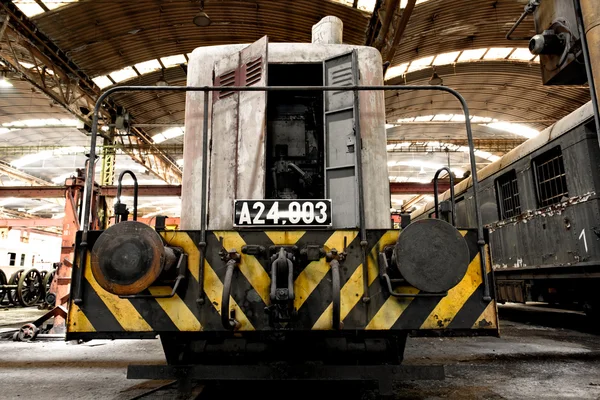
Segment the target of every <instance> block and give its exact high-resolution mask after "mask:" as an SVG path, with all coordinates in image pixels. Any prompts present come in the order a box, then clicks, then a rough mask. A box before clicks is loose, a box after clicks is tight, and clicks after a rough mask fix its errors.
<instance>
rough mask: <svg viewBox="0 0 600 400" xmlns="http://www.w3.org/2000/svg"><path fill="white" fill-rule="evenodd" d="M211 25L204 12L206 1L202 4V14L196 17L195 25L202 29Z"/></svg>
mask: <svg viewBox="0 0 600 400" xmlns="http://www.w3.org/2000/svg"><path fill="white" fill-rule="evenodd" d="M210 23H211V21H210V17H209V16H208V14H206V13H205V12H204V1H201V2H200V12H199V13H198V14H196V16H195V17H194V24H195V25H196V26H200V27H206V26H209V25H210Z"/></svg>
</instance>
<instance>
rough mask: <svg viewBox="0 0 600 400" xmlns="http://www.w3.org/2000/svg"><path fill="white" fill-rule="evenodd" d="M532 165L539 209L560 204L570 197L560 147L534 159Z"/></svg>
mask: <svg viewBox="0 0 600 400" xmlns="http://www.w3.org/2000/svg"><path fill="white" fill-rule="evenodd" d="M532 164H533V171H534V173H535V187H536V191H537V198H538V205H539V207H546V206H549V205H551V204H556V203H560V202H561V201H562V199H563V197H569V191H568V190H567V174H566V173H565V164H564V163H563V156H562V152H561V151H560V147H555V148H553V149H552V150H549V151H547V152H545V153H544V154H542V155H541V156H538V157H536V158H534V160H533V162H532Z"/></svg>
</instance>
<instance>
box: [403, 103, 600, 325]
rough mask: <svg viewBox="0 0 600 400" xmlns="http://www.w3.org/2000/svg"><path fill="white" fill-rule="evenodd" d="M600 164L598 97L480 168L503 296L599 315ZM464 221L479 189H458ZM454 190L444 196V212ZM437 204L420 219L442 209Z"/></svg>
mask: <svg viewBox="0 0 600 400" xmlns="http://www.w3.org/2000/svg"><path fill="white" fill-rule="evenodd" d="M599 165H600V148H599V146H598V133H597V132H596V128H595V126H594V112H593V105H592V102H588V103H586V104H585V105H583V106H581V107H580V108H578V109H577V110H575V111H573V112H572V113H571V114H569V115H567V116H566V117H564V118H563V119H561V120H560V121H558V122H556V123H555V124H554V125H552V126H550V127H549V128H547V129H545V130H543V131H542V132H540V133H539V135H537V136H535V137H533V138H531V139H529V140H527V141H526V142H524V143H523V144H521V145H520V146H518V147H516V148H515V149H513V150H512V151H510V152H509V153H507V154H506V155H505V156H503V157H502V158H500V159H499V160H497V161H495V162H493V163H492V164H490V165H488V166H487V167H485V168H483V169H482V170H481V171H479V172H478V178H479V183H480V187H479V195H480V199H481V203H480V209H481V212H482V219H483V223H484V224H485V226H486V227H487V229H488V231H489V235H490V249H491V254H492V263H493V264H492V265H493V270H494V278H495V283H496V293H497V300H498V301H499V302H502V303H504V302H515V303H526V302H547V303H550V304H556V305H560V306H569V307H572V306H578V307H579V308H580V309H581V310H583V311H585V312H586V313H587V314H588V315H589V316H591V317H593V318H592V319H591V321H592V322H593V323H596V320H597V318H594V317H597V316H598V315H599V313H600V296H599V295H598V291H597V290H596V288H597V287H598V283H600V252H599V251H600V250H599V247H598V241H599V240H600V238H599V235H600V229H599V228H598V222H599V206H598V193H599V191H600V182H599V181H598V176H597V174H596V173H595V171H597V170H598V166H599ZM454 192H455V196H456V198H455V212H456V219H457V222H458V224H459V226H468V225H469V224H472V223H473V222H474V213H473V212H472V211H473V206H474V205H473V188H472V185H471V180H470V179H465V180H463V181H462V182H460V183H459V184H457V185H456V186H455V188H454ZM450 197H451V194H450V191H447V192H446V193H444V194H443V195H442V196H441V200H442V201H441V203H440V205H439V210H440V215H441V216H442V217H443V218H445V219H449V218H450V215H449V214H448V213H447V212H443V211H442V209H444V210H448V209H450V207H449V206H447V205H443V204H444V203H446V202H448V201H450ZM435 210H436V208H435V205H434V204H432V203H430V204H428V205H427V206H425V207H424V208H422V209H419V210H416V211H415V212H413V213H412V215H411V217H412V218H413V219H414V220H421V219H426V218H429V217H431V216H433V215H434V214H435Z"/></svg>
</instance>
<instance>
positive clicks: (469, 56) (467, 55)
mask: <svg viewBox="0 0 600 400" xmlns="http://www.w3.org/2000/svg"><path fill="white" fill-rule="evenodd" d="M486 51H487V49H474V50H464V51H463V52H462V54H461V55H460V57H458V62H465V61H473V60H480V59H481V57H483V55H484V54H485V52H486Z"/></svg>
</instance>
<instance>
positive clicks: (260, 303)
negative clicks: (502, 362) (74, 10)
mask: <svg viewBox="0 0 600 400" xmlns="http://www.w3.org/2000/svg"><path fill="white" fill-rule="evenodd" d="M369 85H380V86H382V85H383V64H382V60H381V55H380V54H379V52H378V51H377V50H376V49H374V48H372V47H365V46H354V45H346V44H342V43H341V20H339V19H338V18H336V17H326V18H325V19H323V20H322V21H321V22H320V23H319V24H317V25H315V26H314V27H313V41H312V43H269V42H268V39H267V38H266V37H264V38H262V39H260V40H258V41H257V42H255V43H253V44H250V45H222V46H210V47H201V48H198V49H196V50H195V51H194V52H193V53H192V55H191V57H190V60H189V63H188V89H185V90H186V91H187V98H186V115H185V126H186V135H185V142H184V173H183V184H182V210H181V224H180V226H181V230H177V231H170V230H166V229H165V228H164V226H162V225H161V224H160V219H158V221H159V223H158V224H157V225H156V226H154V227H151V226H149V225H144V224H142V223H139V222H137V221H135V220H124V221H122V222H119V223H117V224H115V225H113V226H111V227H110V228H108V229H107V230H105V231H94V230H90V231H89V232H80V234H79V235H78V239H77V249H76V252H75V254H76V260H75V266H74V275H73V276H74V280H73V284H72V293H71V297H70V304H69V305H70V308H69V315H68V322H67V324H68V326H67V340H90V339H98V338H109V339H119V338H155V337H156V336H158V337H159V338H160V340H161V343H162V346H163V348H164V352H165V357H166V361H167V365H166V366H151V365H147V366H130V367H129V370H128V377H129V378H132V379H136V378H137V379H140V378H143V379H148V378H156V379H169V378H173V379H180V380H182V381H183V380H189V379H198V380H202V381H221V380H259V379H269V380H270V379H288V378H290V379H292V377H293V379H307V380H318V379H340V380H347V379H370V380H375V381H379V384H380V388H381V391H382V392H388V391H389V390H391V386H390V382H391V381H392V380H394V379H407V378H411V379H417V378H424V377H428V378H431V379H441V378H443V368H442V367H441V366H438V367H431V368H428V369H427V368H425V367H420V366H413V367H408V366H404V365H402V364H401V363H402V358H403V352H404V345H405V343H406V339H407V336H408V334H409V333H410V332H413V333H416V334H419V333H423V334H424V333H427V332H434V333H437V334H440V335H443V334H465V335H497V334H498V318H497V310H496V302H495V300H494V299H493V296H489V294H487V293H486V292H485V290H484V288H485V287H487V286H489V285H490V279H491V274H490V272H491V269H490V261H489V252H488V246H487V244H486V243H485V242H484V241H482V240H480V238H479V236H478V233H477V230H475V229H461V230H458V229H456V228H455V227H454V226H453V225H452V224H450V223H447V222H445V221H442V220H440V219H435V220H429V221H420V222H414V223H412V224H410V225H408V226H406V227H404V228H403V229H402V230H400V229H391V227H390V190H389V181H388V175H387V153H386V135H385V107H384V92H383V91H381V90H379V91H376V90H363V91H359V90H347V89H344V88H345V87H356V86H369ZM209 87H212V88H213V89H214V88H216V89H214V90H212V91H209V90H208V89H207V90H204V91H203V90H202V88H209ZM253 87H258V88H264V89H260V90H255V91H252V90H246V91H244V90H241V89H239V88H249V89H252V88H253ZM322 87H335V88H338V87H339V90H321V89H320V88H322ZM190 88H195V89H194V90H192V89H190ZM165 90H168V89H165ZM90 164H91V165H90V168H93V163H90ZM85 214H86V213H84V216H85ZM134 215H135V212H134ZM82 226H84V227H85V226H86V224H85V223H84V224H82ZM84 233H85V234H84ZM482 256H483V258H482ZM482 271H485V273H482ZM282 362H283V363H284V365H285V367H284V366H282V364H281V363H282ZM275 365H276V366H275Z"/></svg>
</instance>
